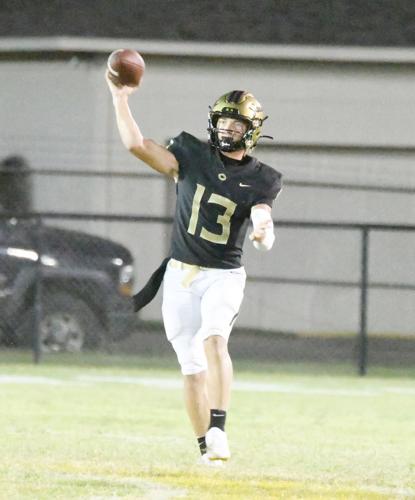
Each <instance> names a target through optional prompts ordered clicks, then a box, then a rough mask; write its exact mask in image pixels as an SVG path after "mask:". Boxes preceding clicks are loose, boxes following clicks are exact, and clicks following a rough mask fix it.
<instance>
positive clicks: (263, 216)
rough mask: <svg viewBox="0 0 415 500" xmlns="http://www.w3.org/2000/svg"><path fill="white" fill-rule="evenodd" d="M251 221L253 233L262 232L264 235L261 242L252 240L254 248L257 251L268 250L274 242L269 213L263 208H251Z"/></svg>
mask: <svg viewBox="0 0 415 500" xmlns="http://www.w3.org/2000/svg"><path fill="white" fill-rule="evenodd" d="M251 219H252V223H253V226H254V232H259V231H264V233H265V235H264V238H263V239H262V241H256V240H253V242H252V243H253V245H254V247H255V248H256V249H257V250H270V249H271V247H272V245H273V244H274V241H275V235H274V224H273V222H272V218H271V214H270V212H269V211H268V210H266V209H265V208H253V209H252V210H251ZM264 226H265V227H264Z"/></svg>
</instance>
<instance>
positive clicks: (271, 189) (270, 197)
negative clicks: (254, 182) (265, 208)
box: [254, 170, 282, 208]
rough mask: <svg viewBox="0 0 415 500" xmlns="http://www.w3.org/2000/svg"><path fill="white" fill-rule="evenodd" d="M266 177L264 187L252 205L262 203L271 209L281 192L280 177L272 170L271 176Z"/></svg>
mask: <svg viewBox="0 0 415 500" xmlns="http://www.w3.org/2000/svg"><path fill="white" fill-rule="evenodd" d="M267 177H268V179H267V180H266V184H265V187H264V189H262V190H261V192H260V193H259V194H258V196H257V197H256V199H255V203H254V205H259V204H261V203H264V204H266V205H269V206H270V207H271V208H272V204H273V202H274V200H275V199H276V198H277V196H278V195H279V193H280V192H281V190H282V175H281V174H280V173H279V172H277V171H276V170H273V171H272V175H267Z"/></svg>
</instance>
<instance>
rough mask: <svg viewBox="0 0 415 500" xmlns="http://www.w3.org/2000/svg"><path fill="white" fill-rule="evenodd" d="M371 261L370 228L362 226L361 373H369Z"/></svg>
mask: <svg viewBox="0 0 415 500" xmlns="http://www.w3.org/2000/svg"><path fill="white" fill-rule="evenodd" d="M368 262H369V228H367V227H364V228H362V253H361V263H360V265H361V275H360V276H361V277H360V332H359V342H358V344H359V375H361V376H363V375H366V373H367V354H368V337H367V310H368V300H367V296H368V276H369V269H368V265H369V264H368Z"/></svg>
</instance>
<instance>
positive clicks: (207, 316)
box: [162, 259, 246, 375]
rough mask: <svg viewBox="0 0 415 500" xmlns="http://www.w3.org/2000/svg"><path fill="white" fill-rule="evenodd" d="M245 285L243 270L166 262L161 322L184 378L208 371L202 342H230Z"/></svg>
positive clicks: (173, 261) (174, 261)
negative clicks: (213, 339) (212, 339)
mask: <svg viewBox="0 0 415 500" xmlns="http://www.w3.org/2000/svg"><path fill="white" fill-rule="evenodd" d="M245 281H246V273H245V269H244V268H243V267H239V268H237V269H212V268H205V267H198V266H190V265H189V264H183V263H181V262H179V261H177V260H174V259H171V260H170V261H169V264H168V265H167V269H166V273H165V275H164V282H163V306H162V312H163V321H164V327H165V330H166V335H167V338H168V340H169V341H170V342H171V344H172V346H173V348H174V350H175V352H176V355H177V359H178V361H179V363H180V366H181V369H182V373H183V375H193V374H195V373H199V372H201V371H204V370H206V369H207V361H206V355H205V351H204V347H203V342H204V340H205V339H207V338H208V337H210V336H212V335H220V336H221V337H223V338H225V339H226V340H227V339H228V338H229V335H230V333H231V330H232V326H233V324H234V322H235V320H236V317H237V316H238V313H239V308H240V306H241V302H242V298H243V295H244V288H245Z"/></svg>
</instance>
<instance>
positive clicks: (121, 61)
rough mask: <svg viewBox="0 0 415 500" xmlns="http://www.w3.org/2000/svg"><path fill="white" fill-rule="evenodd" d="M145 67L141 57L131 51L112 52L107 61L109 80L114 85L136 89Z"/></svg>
mask: <svg viewBox="0 0 415 500" xmlns="http://www.w3.org/2000/svg"><path fill="white" fill-rule="evenodd" d="M145 67H146V65H145V63H144V59H143V58H142V57H141V55H140V54H139V53H138V52H137V51H135V50H131V49H118V50H114V52H111V54H110V55H109V57H108V61H107V68H108V72H109V75H110V78H111V80H112V81H113V82H114V83H115V84H116V85H128V86H129V87H137V86H138V85H139V84H140V81H141V78H142V76H143V74H144V70H145Z"/></svg>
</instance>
